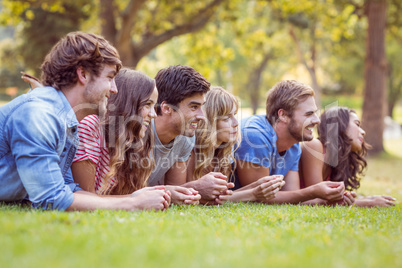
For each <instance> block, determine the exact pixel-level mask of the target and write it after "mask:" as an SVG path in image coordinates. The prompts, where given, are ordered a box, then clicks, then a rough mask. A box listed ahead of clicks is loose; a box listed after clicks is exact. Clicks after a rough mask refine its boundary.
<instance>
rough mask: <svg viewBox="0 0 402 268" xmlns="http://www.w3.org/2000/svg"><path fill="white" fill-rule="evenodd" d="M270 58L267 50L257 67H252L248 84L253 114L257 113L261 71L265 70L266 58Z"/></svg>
mask: <svg viewBox="0 0 402 268" xmlns="http://www.w3.org/2000/svg"><path fill="white" fill-rule="evenodd" d="M270 58H271V53H270V52H267V53H266V54H265V55H264V58H263V59H262V61H261V62H260V64H259V65H258V66H257V68H255V69H253V70H252V72H251V74H250V80H249V82H248V86H249V89H250V104H251V108H252V110H253V114H256V113H257V109H258V104H259V102H260V85H261V77H262V72H263V71H264V70H265V67H266V66H267V63H268V60H269V59H270Z"/></svg>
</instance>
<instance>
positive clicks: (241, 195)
mask: <svg viewBox="0 0 402 268" xmlns="http://www.w3.org/2000/svg"><path fill="white" fill-rule="evenodd" d="M246 187H247V186H246ZM243 188H245V187H243ZM243 188H240V189H238V190H236V191H234V192H233V194H232V195H231V196H230V197H229V198H228V201H229V202H254V201H256V197H255V196H254V195H253V189H243Z"/></svg>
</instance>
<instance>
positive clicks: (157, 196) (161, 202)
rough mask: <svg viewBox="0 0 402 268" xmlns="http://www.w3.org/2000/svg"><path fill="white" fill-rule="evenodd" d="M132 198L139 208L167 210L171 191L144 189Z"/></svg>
mask: <svg viewBox="0 0 402 268" xmlns="http://www.w3.org/2000/svg"><path fill="white" fill-rule="evenodd" d="M132 198H134V199H135V200H136V201H137V202H136V203H135V204H136V208H137V209H139V210H156V211H158V210H166V209H168V208H169V206H170V192H169V191H165V190H155V189H154V190H153V191H143V192H142V193H140V194H138V195H136V196H134V197H132Z"/></svg>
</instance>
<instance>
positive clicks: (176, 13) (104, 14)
mask: <svg viewBox="0 0 402 268" xmlns="http://www.w3.org/2000/svg"><path fill="white" fill-rule="evenodd" d="M82 1H86V0H79V1H78V2H77V1H69V0H47V1H46V0H15V1H12V0H3V5H4V9H5V12H4V14H2V15H1V16H0V22H2V23H3V24H14V25H16V24H18V23H20V22H21V17H28V18H29V17H31V16H34V14H33V11H32V8H40V9H43V10H45V11H49V12H56V11H58V12H60V13H63V12H66V8H65V6H66V5H67V4H69V5H74V6H82V5H80V2H82ZM88 1H89V2H90V4H92V5H94V8H92V9H91V10H90V12H92V17H91V19H90V21H91V24H92V25H89V23H88V24H86V26H83V27H82V28H81V29H83V30H88V29H87V28H90V31H92V32H98V31H100V33H101V34H102V35H103V36H104V37H105V38H106V39H107V40H108V41H110V42H111V43H112V44H114V45H115V46H116V48H117V49H118V51H119V53H120V56H121V58H122V61H123V64H124V65H125V66H128V67H133V68H135V67H136V66H137V64H138V62H139V61H140V60H141V59H142V58H143V57H144V56H146V55H147V54H148V53H149V52H150V51H152V50H153V49H154V48H156V47H157V46H159V45H160V44H162V43H164V42H166V41H168V40H170V39H172V38H173V37H175V36H180V35H184V34H187V33H194V32H196V31H198V30H200V29H202V28H203V27H204V26H205V25H206V24H207V22H208V21H209V20H210V18H211V17H212V16H213V15H214V13H215V11H216V9H217V7H218V6H219V5H220V4H221V3H223V2H225V1H228V0H208V1H192V0H176V1H170V0H129V1H128V0H127V1H125V0H88ZM98 1H99V2H98ZM94 10H98V11H99V12H94ZM86 11H87V10H86ZM94 25H95V27H94ZM77 30H79V29H77Z"/></svg>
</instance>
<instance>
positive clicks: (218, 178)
mask: <svg viewBox="0 0 402 268" xmlns="http://www.w3.org/2000/svg"><path fill="white" fill-rule="evenodd" d="M226 179H227V177H226V176H225V175H223V174H222V173H219V172H210V173H208V174H206V175H204V176H202V177H201V178H199V179H198V180H196V183H195V186H194V188H195V189H196V190H197V191H198V192H199V194H200V195H201V197H202V199H203V200H206V201H212V200H215V199H217V198H218V197H219V195H222V193H225V191H227V190H228V189H230V188H233V187H234V184H233V183H231V182H227V181H226Z"/></svg>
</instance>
